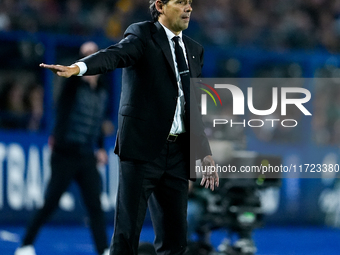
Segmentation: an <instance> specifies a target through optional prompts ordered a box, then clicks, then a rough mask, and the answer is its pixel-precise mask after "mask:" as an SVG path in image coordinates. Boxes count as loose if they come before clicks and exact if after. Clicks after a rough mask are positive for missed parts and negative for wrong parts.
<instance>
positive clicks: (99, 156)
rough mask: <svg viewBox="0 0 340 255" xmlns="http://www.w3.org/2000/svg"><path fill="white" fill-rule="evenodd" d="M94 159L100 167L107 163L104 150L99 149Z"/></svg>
mask: <svg viewBox="0 0 340 255" xmlns="http://www.w3.org/2000/svg"><path fill="white" fill-rule="evenodd" d="M96 157H97V161H98V163H99V164H100V165H105V164H107V161H108V156H107V153H106V150H105V149H99V150H98V151H97V152H96Z"/></svg>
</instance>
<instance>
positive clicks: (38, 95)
mask: <svg viewBox="0 0 340 255" xmlns="http://www.w3.org/2000/svg"><path fill="white" fill-rule="evenodd" d="M24 100H25V103H26V108H27V110H28V112H29V114H30V118H29V121H28V123H27V129H28V130H30V131H38V130H40V129H41V128H42V117H43V114H44V88H43V87H42V86H41V85H39V84H36V83H33V84H32V85H30V86H29V87H28V88H27V91H26V96H25V99H24Z"/></svg>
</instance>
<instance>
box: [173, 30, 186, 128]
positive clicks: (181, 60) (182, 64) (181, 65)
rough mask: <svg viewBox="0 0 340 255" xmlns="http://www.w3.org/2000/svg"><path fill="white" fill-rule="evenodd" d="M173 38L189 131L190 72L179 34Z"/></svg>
mask: <svg viewBox="0 0 340 255" xmlns="http://www.w3.org/2000/svg"><path fill="white" fill-rule="evenodd" d="M172 40H173V41H174V42H175V55H176V62H177V68H178V73H179V75H180V77H181V82H182V90H183V93H184V100H185V103H184V110H185V120H184V121H185V126H186V128H187V130H188V131H189V120H190V119H189V118H190V73H189V68H188V65H187V62H186V61H185V57H184V53H183V49H182V47H181V46H180V45H179V42H178V40H179V36H174V37H173V38H172Z"/></svg>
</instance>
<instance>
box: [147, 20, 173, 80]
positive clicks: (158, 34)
mask: <svg viewBox="0 0 340 255" xmlns="http://www.w3.org/2000/svg"><path fill="white" fill-rule="evenodd" d="M155 26H156V29H154V34H153V38H154V39H155V41H156V42H157V44H158V45H159V47H160V48H161V49H162V51H163V53H164V55H165V58H166V60H167V61H168V63H169V65H170V66H171V69H172V71H173V73H174V75H176V72H175V66H174V60H173V59H172V54H171V49H170V45H169V42H168V37H167V36H166V33H165V31H164V29H163V27H162V25H161V24H159V22H156V23H155Z"/></svg>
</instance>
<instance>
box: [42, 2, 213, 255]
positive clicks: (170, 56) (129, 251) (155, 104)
mask: <svg viewBox="0 0 340 255" xmlns="http://www.w3.org/2000/svg"><path fill="white" fill-rule="evenodd" d="M191 2H192V1H191V0H189V1H188V0H184V1H181V0H150V10H151V14H152V17H153V19H154V21H153V22H141V23H137V24H132V25H131V26H130V27H128V29H127V30H126V31H125V34H124V39H122V40H121V41H120V42H119V43H117V44H116V45H113V46H110V47H108V48H107V49H104V50H101V51H98V52H97V53H95V54H93V55H91V56H89V57H86V58H83V59H81V60H79V61H78V62H77V63H75V64H73V65H71V66H60V65H46V64H41V65H40V66H41V67H44V68H48V69H50V70H52V71H53V72H54V73H56V74H57V75H59V76H62V77H70V76H72V75H94V74H98V73H105V72H109V71H112V70H114V69H116V68H124V69H123V84H122V94H121V100H120V108H119V119H118V122H119V123H118V134H117V141H116V147H115V152H116V153H117V154H118V155H119V158H120V175H119V188H118V195H117V206H116V215H115V228H114V236H113V238H112V242H111V253H110V254H111V255H135V254H137V249H138V242H139V236H140V231H141V229H142V224H143V221H144V217H145V212H146V208H147V203H148V202H149V208H150V212H151V217H152V221H153V225H154V230H155V235H156V237H155V248H156V251H157V254H164V255H165V254H171V255H177V254H183V253H184V251H185V249H186V237H187V236H186V232H187V222H186V210H187V200H188V179H189V178H190V174H189V169H190V162H192V163H193V161H194V160H195V159H202V163H203V165H208V166H209V165H214V164H215V163H214V161H213V159H212V157H211V151H210V147H209V144H208V140H207V138H206V136H205V134H204V129H203V124H202V121H201V119H200V115H199V111H198V108H197V106H195V104H194V103H195V102H194V101H193V100H192V101H191V103H189V98H190V91H192V89H191V90H190V80H189V78H190V77H200V76H201V69H202V65H203V47H202V46H201V45H199V44H198V43H197V42H195V41H193V40H192V39H190V38H189V37H186V36H184V35H182V31H183V30H185V29H186V28H187V27H188V24H189V20H190V15H191V12H192V7H191ZM188 68H189V69H188ZM189 74H190V76H189ZM191 98H192V99H195V97H194V93H191ZM192 105H193V106H192ZM190 115H191V121H190V122H191V125H190V123H189V119H190V118H189V116H190ZM189 130H190V132H189ZM189 133H190V135H189ZM189 140H191V143H195V145H194V146H191V148H192V150H190V144H189ZM193 148H195V150H194V149H193ZM218 181H219V179H218V175H217V173H207V174H205V175H203V178H202V181H201V185H204V186H205V187H206V188H210V189H212V190H213V189H214V187H215V186H218Z"/></svg>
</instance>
